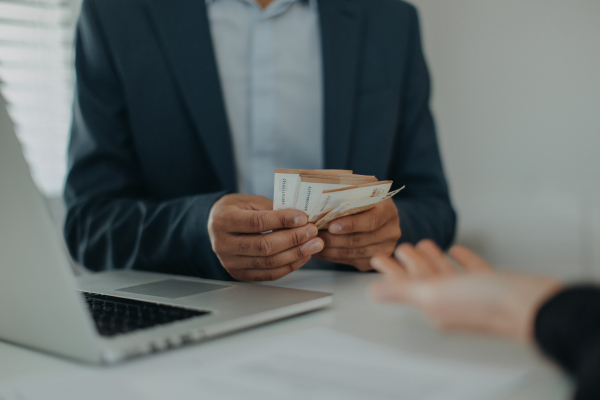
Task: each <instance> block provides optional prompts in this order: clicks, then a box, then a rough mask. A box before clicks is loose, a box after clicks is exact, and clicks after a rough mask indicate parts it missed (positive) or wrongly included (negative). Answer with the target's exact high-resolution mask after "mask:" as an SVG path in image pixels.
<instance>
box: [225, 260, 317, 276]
mask: <svg viewBox="0 0 600 400" xmlns="http://www.w3.org/2000/svg"><path fill="white" fill-rule="evenodd" d="M308 260H310V256H308V257H304V258H301V259H300V260H296V261H294V262H293V263H290V264H288V265H284V266H281V267H278V268H273V269H243V270H239V271H236V275H235V276H234V278H236V279H239V280H241V281H274V280H277V279H279V278H282V277H284V276H286V275H287V274H289V273H291V272H294V271H296V270H298V269H300V268H301V267H302V266H303V265H304V264H306V263H307V262H308Z"/></svg>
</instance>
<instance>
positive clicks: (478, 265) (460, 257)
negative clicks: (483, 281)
mask: <svg viewBox="0 0 600 400" xmlns="http://www.w3.org/2000/svg"><path fill="white" fill-rule="evenodd" d="M450 255H451V256H452V258H454V259H455V260H456V261H457V262H458V264H459V265H460V266H461V267H463V269H464V270H465V271H467V272H488V271H492V267H491V266H490V264H488V263H487V262H486V261H485V260H484V259H483V258H481V257H479V256H478V255H477V254H475V253H473V252H472V251H471V250H469V249H468V248H466V247H465V246H461V245H459V244H457V245H454V246H452V248H451V249H450Z"/></svg>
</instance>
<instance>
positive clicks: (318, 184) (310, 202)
mask: <svg viewBox="0 0 600 400" xmlns="http://www.w3.org/2000/svg"><path fill="white" fill-rule="evenodd" d="M373 182H377V178H375V177H374V176H366V175H345V174H340V175H314V174H300V182H299V185H298V190H297V192H296V204H295V205H294V207H293V208H294V209H296V210H302V211H304V212H305V213H306V214H307V215H310V214H311V213H312V211H313V209H314V208H315V206H316V205H317V202H318V201H319V198H320V196H321V194H322V193H323V191H325V190H335V189H343V188H348V187H354V186H357V185H362V184H365V183H373Z"/></svg>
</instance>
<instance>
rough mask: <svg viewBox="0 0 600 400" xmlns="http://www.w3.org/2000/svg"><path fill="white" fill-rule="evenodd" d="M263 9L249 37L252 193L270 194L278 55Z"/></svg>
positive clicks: (257, 11) (273, 167) (249, 137)
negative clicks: (276, 61) (276, 62)
mask: <svg viewBox="0 0 600 400" xmlns="http://www.w3.org/2000/svg"><path fill="white" fill-rule="evenodd" d="M264 14H265V13H264V12H263V11H262V10H258V9H256V14H255V15H256V16H255V20H254V25H253V28H252V32H251V35H252V37H251V40H250V57H249V58H250V66H249V67H250V68H249V71H250V75H249V76H250V85H249V86H250V90H249V101H248V107H249V117H250V118H249V119H250V120H249V129H248V142H249V153H250V160H251V166H252V167H251V169H252V171H251V172H252V174H253V175H254V179H253V181H254V185H253V186H254V187H252V188H251V191H252V193H255V194H260V195H264V196H268V197H269V196H271V194H272V191H273V187H272V185H273V182H272V175H273V172H274V170H275V165H273V160H274V152H275V151H276V146H277V143H276V137H275V135H276V132H275V131H274V130H275V118H276V112H277V110H276V106H277V105H276V99H275V57H274V54H273V52H274V43H273V32H272V29H273V26H272V24H271V21H270V20H269V19H268V18H266V17H265V15H264Z"/></svg>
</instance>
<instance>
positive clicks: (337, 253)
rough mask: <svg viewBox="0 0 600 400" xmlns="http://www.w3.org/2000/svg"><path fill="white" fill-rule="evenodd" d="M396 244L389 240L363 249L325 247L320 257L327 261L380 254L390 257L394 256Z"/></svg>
mask: <svg viewBox="0 0 600 400" xmlns="http://www.w3.org/2000/svg"><path fill="white" fill-rule="evenodd" d="M395 244H396V241H395V240H391V241H390V240H388V241H385V242H382V243H376V244H370V245H368V246H362V247H325V248H324V249H323V251H322V252H321V254H320V255H321V256H322V257H324V258H327V259H343V260H352V259H355V258H371V257H373V256H375V255H378V254H382V255H386V256H389V255H391V254H392V251H393V250H394V246H395Z"/></svg>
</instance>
